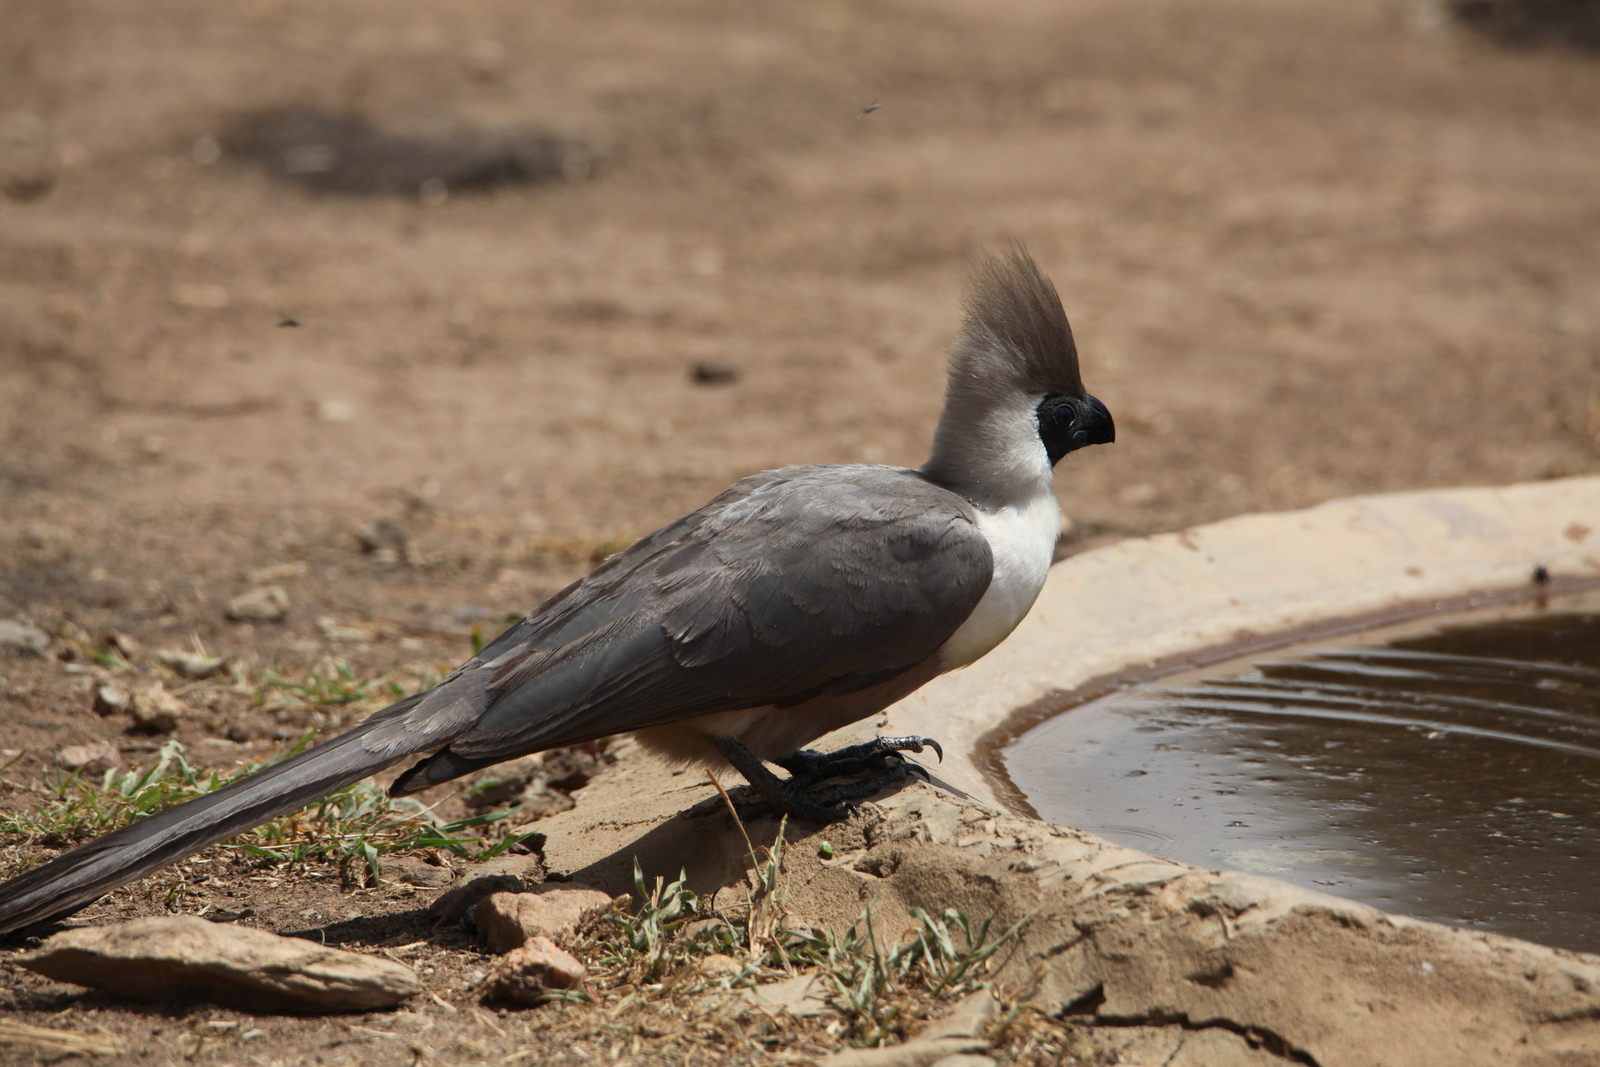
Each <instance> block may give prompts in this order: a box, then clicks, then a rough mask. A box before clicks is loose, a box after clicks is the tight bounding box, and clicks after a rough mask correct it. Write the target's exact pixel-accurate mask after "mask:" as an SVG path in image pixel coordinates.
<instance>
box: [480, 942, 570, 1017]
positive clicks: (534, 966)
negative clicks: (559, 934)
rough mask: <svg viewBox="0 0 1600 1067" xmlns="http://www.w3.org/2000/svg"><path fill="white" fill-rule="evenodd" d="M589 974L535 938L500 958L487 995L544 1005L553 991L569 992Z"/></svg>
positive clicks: (568, 958) (550, 943)
mask: <svg viewBox="0 0 1600 1067" xmlns="http://www.w3.org/2000/svg"><path fill="white" fill-rule="evenodd" d="M588 973H589V972H588V970H587V969H586V968H585V967H584V966H583V964H581V963H579V962H578V960H577V958H576V957H575V956H573V955H572V954H571V953H569V952H565V951H563V950H562V949H561V948H559V947H557V946H556V943H555V942H554V941H551V940H550V939H549V938H547V937H535V938H532V939H530V940H529V941H528V942H527V944H525V945H522V946H520V947H519V948H515V949H512V950H511V951H510V952H508V953H506V955H505V956H503V957H501V959H500V962H499V963H498V964H497V965H496V966H495V969H494V973H493V974H492V975H490V977H489V988H488V991H487V992H488V995H489V996H490V997H493V998H495V999H497V1000H506V1001H510V1002H511V1003H513V1004H523V1005H527V1006H530V1007H532V1006H534V1005H538V1004H543V1003H544V999H545V995H546V994H547V993H548V992H549V991H550V990H552V989H571V988H572V987H573V986H575V985H577V984H578V983H579V982H581V981H583V978H584V975H586V974H588Z"/></svg>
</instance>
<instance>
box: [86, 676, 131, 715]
mask: <svg viewBox="0 0 1600 1067" xmlns="http://www.w3.org/2000/svg"><path fill="white" fill-rule="evenodd" d="M132 699H133V694H132V693H130V692H128V691H127V690H126V689H124V688H123V687H122V686H120V685H113V684H112V683H110V682H107V683H106V684H105V685H101V686H96V687H95V691H94V710H95V713H96V714H99V715H120V714H121V713H122V712H124V711H127V710H128V702H129V701H130V700H132Z"/></svg>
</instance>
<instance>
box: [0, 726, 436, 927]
mask: <svg viewBox="0 0 1600 1067" xmlns="http://www.w3.org/2000/svg"><path fill="white" fill-rule="evenodd" d="M414 703H416V698H411V699H409V700H405V701H402V702H401V703H400V704H398V705H395V706H393V707H391V708H387V709H385V710H384V711H381V712H379V713H378V714H376V715H374V716H372V717H371V718H369V719H367V720H366V721H365V722H363V723H361V724H360V725H358V726H356V727H355V728H354V729H352V730H350V731H348V732H346V733H343V734H340V735H339V736H338V737H336V738H334V739H333V740H331V741H328V742H327V743H325V744H321V745H318V746H317V747H315V748H311V749H307V750H306V751H305V752H302V753H300V755H298V756H295V757H294V758H293V759H288V760H285V761H284V762H282V763H279V764H275V765H274V766H271V767H268V768H266V769H265V770H262V771H260V772H258V773H256V774H252V775H251V776H250V777H248V778H243V779H240V780H239V781H237V782H234V783H232V784H231V785H228V786H225V787H224V788H222V789H219V790H217V791H216V792H215V793H210V794H208V795H206V796H203V797H200V798H198V799H196V800H191V801H189V802H188V803H187V804H180V805H178V806H177V807H175V808H169V809H167V810H166V811H163V812H161V813H159V814H157V815H152V816H150V817H149V818H147V819H141V820H139V821H138V822H136V823H133V824H132V825H131V826H125V827H123V828H122V829H121V830H117V831H116V832H114V833H110V834H107V835H106V836H104V837H100V838H96V839H95V840H93V841H90V842H89V843H88V844H86V845H80V846H79V847H77V848H75V849H73V850H72V851H71V852H66V853H63V854H62V855H60V856H57V857H56V858H55V859H53V860H51V861H50V862H49V863H45V864H42V865H40V866H38V867H35V868H33V869H32V870H30V871H27V872H25V873H24V874H21V875H19V876H17V877H16V878H13V879H11V881H9V882H6V883H4V884H0V932H6V931H10V930H16V929H19V928H21V927H24V926H31V925H33V924H34V923H39V922H45V921H48V920H53V919H60V918H62V917H64V916H67V915H71V914H72V913H73V912H75V911H77V910H78V909H79V908H82V907H84V906H85V905H87V904H90V903H92V902H93V901H95V900H97V899H98V898H99V897H100V896H101V895H103V894H105V893H108V892H110V891H111V890H113V889H116V888H118V887H119V886H124V885H127V884H128V883H129V882H131V881H133V880H134V879H136V878H141V877H143V876H144V875H146V874H149V873H150V872H151V871H154V870H157V869H159V868H161V867H165V866H166V865H167V864H169V863H176V862H178V861H179V860H181V859H183V858H185V857H186V856H192V855H194V853H196V852H199V851H200V850H201V849H203V848H205V847H206V846H207V845H211V844H214V843H216V842H218V841H222V840H224V839H226V838H229V837H232V836H234V835H235V834H239V833H243V832H244V831H246V830H250V829H253V828H254V827H257V826H260V825H261V824H262V823H264V822H266V821H267V820H269V819H271V818H273V817H274V816H277V815H282V814H283V813H284V812H286V811H293V810H295V809H297V808H300V807H304V806H305V805H306V804H309V803H311V802H312V801H314V800H317V799H318V798H320V797H323V796H326V795H327V794H329V793H331V792H333V791H334V790H336V789H342V788H344V787H345V786H347V785H349V784H351V783H352V782H358V781H360V780H361V779H363V778H365V777H367V775H369V774H374V773H376V772H377V771H380V770H382V769H383V768H385V767H387V766H390V765H391V764H394V763H398V762H399V761H400V760H402V759H405V758H406V757H407V756H409V755H413V754H414V753H415V751H416V750H415V749H411V748H400V749H396V748H395V747H392V746H389V747H380V748H379V749H378V750H377V751H373V750H372V749H370V748H369V747H367V746H366V745H363V744H362V741H363V739H364V738H366V736H367V735H368V734H370V733H372V732H373V731H374V730H376V729H378V728H380V727H382V726H385V725H387V724H390V723H392V722H393V721H394V719H395V717H396V713H401V712H404V711H406V710H409V707H410V706H411V705H413V704H414Z"/></svg>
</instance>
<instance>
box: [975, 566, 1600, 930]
mask: <svg viewBox="0 0 1600 1067" xmlns="http://www.w3.org/2000/svg"><path fill="white" fill-rule="evenodd" d="M1003 755H1004V760H1005V765H1006V770H1007V771H1008V772H1009V774H1010V776H1011V778H1012V781H1013V782H1014V783H1015V784H1016V785H1017V786H1018V788H1019V789H1020V790H1021V792H1022V793H1023V794H1024V795H1025V796H1026V797H1027V799H1028V801H1029V803H1031V804H1032V805H1033V807H1034V808H1035V810H1036V811H1037V812H1038V813H1039V815H1040V816H1042V817H1043V818H1045V819H1048V820H1050V821H1052V822H1061V823H1066V824H1069V825H1072V826H1080V827H1084V828H1085V829H1089V830H1092V831H1094V832H1095V833H1098V834H1100V835H1102V836H1104V837H1107V838H1110V839H1112V840H1113V841H1117V842H1120V843H1122V844H1125V845H1130V846H1132V847H1134V848H1139V849H1143V850H1144V851H1146V852H1154V853H1156V854H1158V855H1162V856H1167V857H1170V858H1173V859H1177V860H1182V861H1184V862H1187V863H1192V864H1195V865H1197V866H1200V867H1206V868H1227V869H1232V870H1243V871H1253V872H1258V873H1261V874H1267V875H1271V876H1273V877H1276V878H1281V879H1284V880H1287V881H1290V882H1295V883H1298V884H1300V885H1303V886H1306V887H1308V888H1312V889H1317V890H1320V891H1322V892H1325V893H1331V894H1334V895H1336V896H1342V897H1348V898H1351V899H1355V900H1360V901H1363V902H1365V903H1368V904H1372V905H1374V906H1376V907H1379V908H1382V909H1384V910H1385V911H1391V912H1398V913H1401V914H1406V915H1414V916H1418V917H1421V918H1427V919H1433V920H1436V921H1440V922H1446V923H1451V924H1454V925H1458V926H1465V927H1473V928H1479V929H1486V930H1493V931H1496V932H1498V933H1504V934H1510V935H1513V936H1516V937H1522V938H1526V939H1528V940H1531V941H1537V942H1541V943H1543V944H1548V945H1556V946H1560V947H1564V948H1573V949H1580V950H1584V951H1589V952H1595V951H1600V840H1597V829H1600V594H1595V593H1589V594H1586V595H1584V596H1582V597H1575V598H1569V599H1567V600H1566V601H1564V602H1562V603H1559V604H1550V605H1547V606H1545V607H1544V608H1543V609H1542V610H1523V611H1521V612H1500V613H1498V614H1496V615H1494V616H1491V617H1485V616H1476V617H1462V618H1457V619H1452V620H1448V621H1434V622H1432V623H1430V624H1427V625H1425V626H1422V627H1418V626H1411V627H1408V628H1406V629H1404V630H1390V631H1383V632H1374V633H1370V634H1368V635H1365V636H1363V637H1360V638H1355V639H1346V640H1343V641H1332V642H1319V643H1314V644H1309V645H1304V646H1300V647H1296V648H1291V649H1287V650H1282V651H1279V652H1276V653H1273V654H1270V655H1257V656H1255V657H1254V658H1253V659H1252V660H1250V661H1234V662H1233V663H1230V664H1225V665H1222V666H1219V667H1214V668H1211V669H1209V670H1206V671H1204V672H1198V673H1194V674H1189V675H1184V676H1178V677H1171V678H1166V679H1162V680H1160V681H1158V682H1153V683H1147V684H1141V685H1135V686H1131V687H1128V688H1125V689H1121V690H1118V691H1116V692H1113V693H1111V694H1108V695H1106V696H1103V697H1100V698H1099V699H1095V700H1091V701H1089V702H1087V703H1083V704H1080V705H1078V706H1076V707H1073V708H1071V709H1069V710H1066V711H1064V712H1062V713H1061V714H1059V715H1056V716H1055V717H1054V718H1051V719H1049V720H1047V721H1046V722H1044V723H1042V724H1041V725H1039V726H1037V727H1035V728H1034V729H1032V730H1030V731H1028V732H1027V733H1026V734H1024V735H1022V736H1021V737H1020V738H1018V739H1017V740H1016V741H1014V742H1012V743H1011V744H1010V745H1009V746H1007V747H1006V748H1005V750H1004V753H1003Z"/></svg>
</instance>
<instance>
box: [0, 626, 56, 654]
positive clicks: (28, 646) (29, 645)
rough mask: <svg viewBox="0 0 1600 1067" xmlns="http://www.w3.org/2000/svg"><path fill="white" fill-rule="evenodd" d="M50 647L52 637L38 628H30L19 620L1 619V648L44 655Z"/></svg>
mask: <svg viewBox="0 0 1600 1067" xmlns="http://www.w3.org/2000/svg"><path fill="white" fill-rule="evenodd" d="M49 647H50V635H49V634H47V633H45V632H44V631H43V630H41V629H39V628H38V627H37V626H29V625H28V624H27V623H25V622H22V621H20V620H18V619H0V648H14V649H16V650H17V651H19V652H34V653H43V652H44V651H45V650H46V649H48V648H49Z"/></svg>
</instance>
